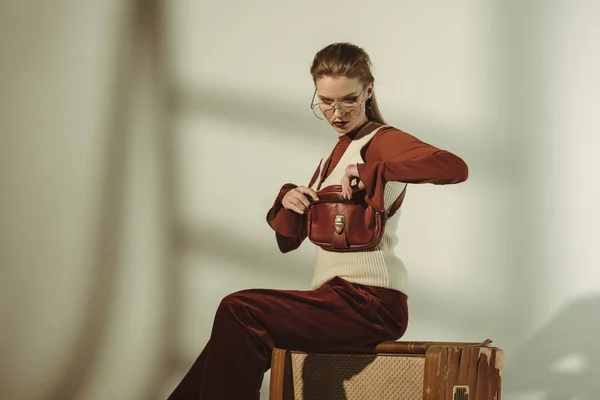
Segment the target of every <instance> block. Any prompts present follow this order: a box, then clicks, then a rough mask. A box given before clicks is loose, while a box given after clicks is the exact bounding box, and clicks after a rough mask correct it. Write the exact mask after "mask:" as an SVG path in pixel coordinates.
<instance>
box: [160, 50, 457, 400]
mask: <svg viewBox="0 0 600 400" xmlns="http://www.w3.org/2000/svg"><path fill="white" fill-rule="evenodd" d="M370 67H371V62H370V59H369V56H368V54H367V53H366V52H365V51H364V50H363V49H361V48H360V47H357V46H355V45H352V44H349V43H335V44H332V45H329V46H327V47H325V48H324V49H322V50H321V51H319V52H318V53H317V54H316V56H315V58H314V61H313V64H312V67H311V74H312V77H313V80H314V83H315V89H316V90H315V95H314V98H313V106H312V108H313V112H314V113H315V115H316V116H317V117H319V118H321V119H324V120H326V121H327V122H328V123H329V124H330V125H331V126H332V127H333V129H334V130H335V131H336V132H337V134H338V142H337V144H336V146H335V147H334V148H333V150H332V151H331V152H330V153H329V154H328V155H327V156H325V157H323V159H322V160H321V164H320V165H319V167H318V168H317V170H316V171H315V174H314V175H313V177H312V179H311V181H310V183H309V184H308V186H297V185H294V184H286V185H284V186H283V188H282V189H281V191H280V192H279V195H278V196H277V198H276V200H275V203H274V204H273V207H272V208H271V209H270V210H269V212H268V214H267V222H268V223H269V225H270V226H271V227H272V228H273V230H274V231H275V236H276V239H277V244H278V246H279V249H280V250H281V251H282V252H288V251H292V250H294V249H296V248H298V246H300V244H301V243H302V242H303V241H304V240H305V239H306V235H307V234H306V226H305V225H306V222H305V218H304V216H303V214H304V213H305V211H306V209H307V207H308V205H309V198H308V197H310V198H312V199H314V200H317V199H318V195H317V189H318V188H319V187H326V186H328V185H335V184H338V185H339V184H341V185H342V193H343V196H344V197H347V198H350V197H351V195H352V192H353V190H355V189H356V187H358V189H366V193H367V195H366V200H367V202H372V204H383V205H384V206H385V207H386V208H389V207H390V205H391V204H392V203H393V202H394V201H395V200H396V198H397V197H398V196H399V195H400V194H401V193H402V191H403V190H404V188H405V186H406V185H407V184H408V183H433V184H453V183H459V182H462V181H465V180H466V179H467V176H468V168H467V165H466V164H465V163H464V162H463V160H462V159H460V158H459V157H457V156H456V155H454V154H452V153H450V152H448V151H445V150H440V149H439V148H436V147H433V146H431V145H429V144H426V143H424V142H422V141H420V140H419V139H417V138H416V137H414V136H412V135H409V134H408V133H405V132H402V131H400V130H398V129H395V128H392V127H386V126H383V127H382V126H381V124H385V121H384V120H383V118H382V116H381V113H380V112H379V109H378V107H377V102H376V101H375V94H374V78H373V75H372V74H371V68H370ZM353 183H354V186H353V185H352V184H353ZM355 186H356V187H355ZM307 196H308V197H307ZM398 216H399V213H396V214H395V215H394V216H393V217H392V218H391V219H390V220H388V222H387V224H386V229H385V234H384V237H383V239H382V240H381V242H380V243H379V245H378V246H377V247H376V248H374V249H371V250H367V251H360V252H344V253H341V252H330V251H325V250H323V249H321V248H320V247H318V246H316V252H317V254H316V255H317V256H316V264H315V269H314V275H313V280H312V289H311V290H265V289H251V290H243V291H240V292H236V293H233V294H230V295H228V296H226V297H225V298H224V299H223V300H222V301H221V304H220V305H219V307H218V309H217V312H216V316H215V319H214V324H213V328H212V333H211V337H210V340H209V341H208V343H207V345H206V347H205V348H204V350H203V351H202V353H201V354H200V356H199V357H198V359H197V360H196V362H195V363H194V365H193V366H192V367H191V369H190V371H189V372H188V373H187V375H186V376H185V377H184V379H183V380H182V382H181V383H180V384H179V386H178V387H177V388H176V389H175V391H174V392H173V393H172V394H171V396H170V397H169V399H171V400H175V399H198V398H200V399H204V400H229V399H230V400H245V399H248V400H256V399H259V397H260V396H259V390H260V387H261V384H262V380H263V376H264V373H265V372H266V371H267V370H268V369H269V364H270V356H271V351H272V349H273V347H274V346H277V347H280V348H285V349H292V350H302V351H309V352H325V351H329V352H331V351H356V350H358V349H364V350H369V349H372V348H374V347H375V346H376V345H377V344H378V343H380V342H382V341H386V340H397V339H399V338H400V337H402V335H403V334H404V332H405V331H406V328H407V323H408V305H407V296H406V294H405V289H406V288H405V285H406V270H405V268H404V265H403V264H402V261H401V260H400V259H399V258H398V257H397V256H396V255H395V254H394V246H395V245H396V243H397V237H396V227H397V219H398Z"/></svg>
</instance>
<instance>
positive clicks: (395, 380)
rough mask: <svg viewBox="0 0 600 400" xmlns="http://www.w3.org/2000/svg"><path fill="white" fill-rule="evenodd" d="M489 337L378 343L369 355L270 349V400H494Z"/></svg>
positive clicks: (498, 370) (498, 359)
mask: <svg viewBox="0 0 600 400" xmlns="http://www.w3.org/2000/svg"><path fill="white" fill-rule="evenodd" d="M491 343H492V342H491V340H486V341H484V342H482V343H470V342H401V341H398V342H383V343H381V344H379V345H378V346H377V347H376V348H375V350H374V351H373V352H372V353H330V354H321V353H303V352H298V351H289V350H284V349H277V348H276V349H274V350H273V355H272V361H271V383H270V397H269V399H270V400H371V399H372V400H392V399H393V400H421V399H423V400H500V397H501V385H502V378H501V376H502V365H503V359H504V352H503V351H502V350H501V349H499V348H496V347H492V346H490V344H491Z"/></svg>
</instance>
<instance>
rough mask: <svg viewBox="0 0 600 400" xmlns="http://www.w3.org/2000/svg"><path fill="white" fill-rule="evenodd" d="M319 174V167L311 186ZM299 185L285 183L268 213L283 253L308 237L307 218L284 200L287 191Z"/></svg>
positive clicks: (269, 221) (268, 218)
mask: <svg viewBox="0 0 600 400" xmlns="http://www.w3.org/2000/svg"><path fill="white" fill-rule="evenodd" d="M318 174H319V168H317V170H316V171H315V173H314V175H313V177H312V179H311V181H310V183H309V186H311V185H312V184H313V183H314V181H315V180H316V178H317V176H318ZM295 187H297V185H294V184H293V183H286V184H285V185H283V187H282V188H281V190H280V191H279V194H278V195H277V198H276V199H275V202H274V203H273V206H272V207H271V209H270V210H269V212H268V213H267V223H268V224H269V226H270V227H271V228H272V229H273V230H274V231H275V238H276V239H277V245H278V247H279V250H280V251H281V252H282V253H287V252H289V251H292V250H295V249H297V248H298V247H300V245H301V244H302V242H303V241H304V239H306V236H307V233H306V226H305V225H306V222H305V221H306V220H305V217H304V215H300V214H297V213H296V212H294V211H291V210H288V209H286V208H284V207H283V204H282V200H283V197H284V196H285V195H286V193H287V192H289V191H290V190H292V189H294V188H295Z"/></svg>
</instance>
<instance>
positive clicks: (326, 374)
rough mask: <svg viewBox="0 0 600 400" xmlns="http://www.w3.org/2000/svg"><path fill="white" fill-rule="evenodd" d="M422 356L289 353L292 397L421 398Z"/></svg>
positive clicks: (329, 399)
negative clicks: (292, 385)
mask: <svg viewBox="0 0 600 400" xmlns="http://www.w3.org/2000/svg"><path fill="white" fill-rule="evenodd" d="M424 369H425V358H424V357H411V356H400V355H387V354H385V355H384V354H379V355H377V356H375V355H373V354H370V355H369V354H308V355H307V354H304V353H292V372H293V380H294V399H296V400H371V399H372V400H421V399H422V398H423V372H424Z"/></svg>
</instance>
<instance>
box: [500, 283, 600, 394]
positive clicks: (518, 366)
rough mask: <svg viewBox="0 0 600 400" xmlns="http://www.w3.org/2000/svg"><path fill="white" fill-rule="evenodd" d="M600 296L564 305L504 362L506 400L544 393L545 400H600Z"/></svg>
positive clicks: (587, 297)
mask: <svg viewBox="0 0 600 400" xmlns="http://www.w3.org/2000/svg"><path fill="white" fill-rule="evenodd" d="M599 338H600V294H595V295H590V296H586V297H580V298H578V299H576V300H573V301H572V302H570V303H568V304H567V305H565V306H564V307H563V308H562V309H561V310H560V311H559V313H558V314H557V315H556V317H555V318H554V319H552V320H551V321H550V322H549V323H548V324H547V325H545V326H543V327H542V328H541V329H540V330H538V331H537V332H536V333H535V334H534V335H533V337H531V339H530V340H529V341H527V342H525V343H523V344H522V345H521V346H520V347H518V348H515V349H514V350H513V351H512V352H511V354H510V355H509V356H508V358H507V363H510V367H509V368H507V369H506V372H505V374H504V378H503V380H504V382H505V386H506V385H510V389H511V391H510V392H508V391H507V392H505V393H506V394H507V395H508V397H510V396H511V395H514V394H517V393H518V394H522V393H527V392H537V393H539V392H545V396H546V397H544V399H546V400H569V399H577V400H597V399H600V363H598V359H599V358H600V342H599V341H598V339H599Z"/></svg>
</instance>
